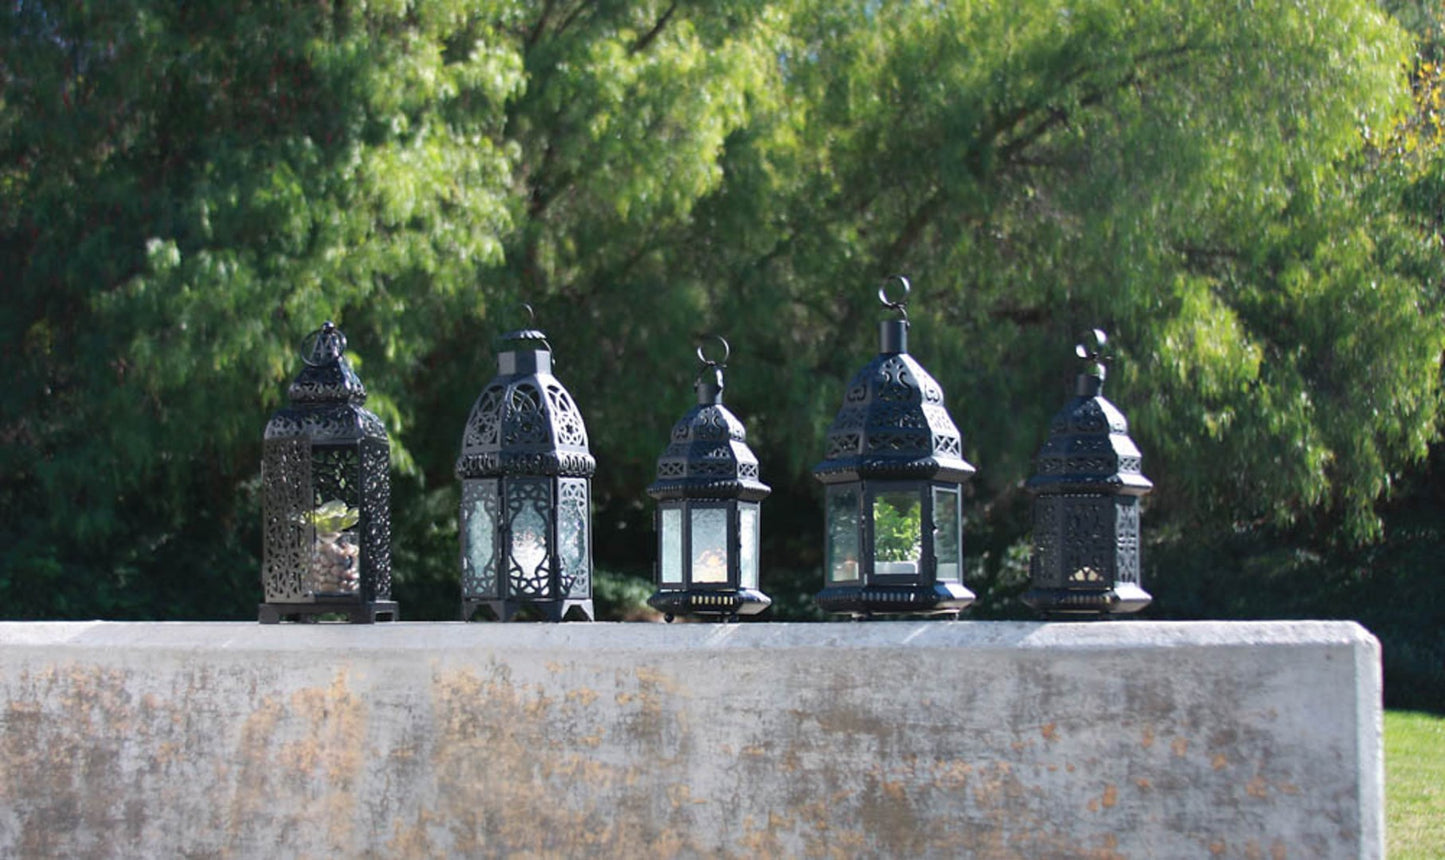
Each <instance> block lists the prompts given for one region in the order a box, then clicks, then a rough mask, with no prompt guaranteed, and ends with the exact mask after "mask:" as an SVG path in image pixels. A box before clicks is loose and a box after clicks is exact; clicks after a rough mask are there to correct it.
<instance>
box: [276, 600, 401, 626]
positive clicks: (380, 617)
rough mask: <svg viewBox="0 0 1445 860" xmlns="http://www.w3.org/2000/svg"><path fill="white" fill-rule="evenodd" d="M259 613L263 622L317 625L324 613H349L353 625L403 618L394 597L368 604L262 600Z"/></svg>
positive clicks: (348, 617) (348, 616)
mask: <svg viewBox="0 0 1445 860" xmlns="http://www.w3.org/2000/svg"><path fill="white" fill-rule="evenodd" d="M256 614H257V620H258V621H260V622H261V623H262V624H280V623H281V622H282V621H295V622H298V623H301V624H314V623H316V622H318V621H320V620H321V617H322V616H323V615H345V616H346V621H347V623H349V624H374V623H376V622H378V621H399V620H401V611H400V609H399V608H398V607H397V604H396V601H394V600H373V601H370V602H366V603H361V602H356V601H347V602H344V603H326V602H322V601H317V602H315V603H262V604H261V605H260V606H259V607H258V609H257V613H256Z"/></svg>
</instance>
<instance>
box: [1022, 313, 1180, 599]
mask: <svg viewBox="0 0 1445 860" xmlns="http://www.w3.org/2000/svg"><path fill="white" fill-rule="evenodd" d="M1089 339H1090V341H1091V342H1090V343H1088V344H1080V345H1079V346H1078V347H1077V348H1076V353H1077V354H1078V356H1079V358H1080V359H1082V360H1083V361H1084V371H1083V372H1082V373H1080V374H1079V377H1078V380H1077V383H1076V390H1075V396H1074V398H1073V399H1072V400H1070V401H1069V403H1068V405H1066V406H1065V407H1064V408H1063V409H1062V410H1061V411H1060V412H1059V413H1058V414H1057V415H1055V416H1054V420H1053V423H1052V425H1051V426H1050V427H1049V438H1048V441H1046V442H1044V447H1043V448H1042V449H1040V450H1039V454H1038V458H1037V464H1036V468H1037V472H1036V473H1035V474H1034V476H1033V477H1032V478H1030V479H1029V481H1028V484H1027V488H1028V490H1029V492H1030V493H1032V494H1033V495H1034V540H1033V544H1034V546H1033V558H1032V561H1031V563H1030V566H1029V574H1030V578H1031V580H1032V586H1033V587H1032V588H1031V589H1030V590H1029V591H1028V592H1027V593H1026V594H1025V595H1024V597H1023V600H1024V602H1025V603H1027V604H1028V605H1029V606H1032V607H1033V608H1034V609H1036V610H1038V611H1039V612H1041V613H1043V614H1044V615H1045V616H1050V617H1069V616H1100V615H1107V614H1119V613H1126V612H1137V611H1139V610H1140V609H1143V608H1144V607H1145V606H1147V605H1149V601H1150V600H1151V598H1150V596H1149V595H1148V593H1146V592H1145V591H1144V589H1143V588H1141V587H1140V585H1139V497H1140V496H1143V495H1144V494H1145V493H1147V492H1149V490H1151V489H1152V488H1153V486H1154V485H1153V484H1152V483H1150V481H1149V479H1148V478H1146V477H1144V475H1143V474H1142V473H1141V472H1140V471H1139V470H1140V465H1141V462H1142V459H1143V458H1142V456H1141V455H1140V453H1139V449H1138V447H1136V446H1135V445H1134V442H1133V440H1132V439H1130V438H1129V422H1128V421H1127V420H1125V418H1124V414H1123V413H1122V412H1120V411H1119V410H1118V408H1116V407H1115V406H1114V404H1112V403H1110V402H1109V401H1107V400H1105V399H1104V396H1103V394H1102V393H1101V392H1102V391H1103V387H1104V375H1105V371H1104V364H1103V360H1104V359H1103V355H1102V352H1103V348H1104V345H1105V344H1106V343H1107V342H1108V338H1107V337H1106V336H1105V334H1104V332H1102V331H1100V330H1098V329H1094V330H1093V331H1092V332H1090V334H1089Z"/></svg>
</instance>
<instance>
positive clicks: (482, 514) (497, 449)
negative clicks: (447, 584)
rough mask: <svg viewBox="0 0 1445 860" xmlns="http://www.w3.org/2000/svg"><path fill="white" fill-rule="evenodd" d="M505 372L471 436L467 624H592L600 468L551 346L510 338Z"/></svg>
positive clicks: (465, 447)
mask: <svg viewBox="0 0 1445 860" xmlns="http://www.w3.org/2000/svg"><path fill="white" fill-rule="evenodd" d="M505 339H506V340H507V342H508V343H507V347H506V348H504V349H503V350H502V352H501V353H500V355H499V356H498V362H497V363H498V373H497V375H496V377H494V378H493V379H492V380H491V381H490V382H488V383H487V385H486V386H485V387H484V388H483V389H482V393H481V394H480V395H479V396H478V397H477V400H476V403H475V404H474V405H473V406H472V412H471V415H470V416H469V417H468V419H467V426H466V429H465V430H464V431H463V434H462V451H461V455H460V456H459V457H458V458H457V467H456V471H457V476H458V477H459V478H460V479H461V480H462V506H461V516H460V522H461V542H462V548H461V549H462V552H461V559H462V615H463V617H464V618H469V617H470V616H471V615H472V613H473V612H474V611H475V609H476V608H477V607H478V606H482V605H487V606H490V607H491V608H492V610H493V611H494V612H495V614H496V615H497V616H498V617H499V618H500V619H502V620H507V619H509V618H511V617H512V615H513V614H514V613H516V612H517V611H518V609H519V608H520V607H522V606H524V605H535V606H537V607H539V608H540V609H541V611H542V612H544V614H546V615H547V616H548V617H550V618H553V619H554V620H560V619H561V618H562V616H563V615H565V614H566V612H567V610H568V609H569V608H571V607H574V606H575V607H580V608H581V609H582V610H583V612H584V614H585V615H587V616H588V617H589V618H590V617H591V615H592V557H591V511H590V507H589V495H590V489H589V488H590V486H591V481H590V478H591V476H592V473H593V471H594V470H595V469H596V465H597V464H596V461H595V460H594V459H593V458H592V454H591V452H590V450H589V449H588V441H587V427H586V425H585V424H584V422H583V420H582V415H581V412H580V411H579V410H578V409H577V405H576V403H575V401H574V400H573V399H572V396H571V395H570V394H569V393H568V392H567V390H566V388H565V387H563V385H562V383H561V382H560V381H558V380H557V378H556V377H555V376H554V375H553V374H552V352H551V347H550V346H549V345H548V344H547V341H546V337H545V336H544V335H543V334H542V333H541V332H540V331H536V330H533V329H526V330H522V331H516V332H511V333H510V334H508V335H506V336H505Z"/></svg>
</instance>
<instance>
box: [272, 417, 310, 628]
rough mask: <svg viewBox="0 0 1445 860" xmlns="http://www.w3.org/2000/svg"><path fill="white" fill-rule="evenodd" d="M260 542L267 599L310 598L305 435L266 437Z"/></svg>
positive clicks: (308, 495)
mask: <svg viewBox="0 0 1445 860" xmlns="http://www.w3.org/2000/svg"><path fill="white" fill-rule="evenodd" d="M261 486H262V487H263V488H264V489H263V492H264V496H263V498H262V523H263V531H264V536H263V543H262V547H261V582H262V585H263V590H264V592H265V596H266V601H267V602H268V603H301V602H303V601H306V600H310V599H311V597H310V594H311V590H310V588H309V587H308V576H307V571H308V570H309V569H310V565H311V549H312V544H313V543H314V541H315V535H314V531H313V529H312V528H311V526H310V525H309V523H308V521H307V519H306V514H307V512H309V511H310V510H311V495H312V489H311V445H310V444H309V443H308V442H307V441H306V440H305V439H272V440H269V441H267V442H266V443H265V448H264V451H263V454H262V460H261Z"/></svg>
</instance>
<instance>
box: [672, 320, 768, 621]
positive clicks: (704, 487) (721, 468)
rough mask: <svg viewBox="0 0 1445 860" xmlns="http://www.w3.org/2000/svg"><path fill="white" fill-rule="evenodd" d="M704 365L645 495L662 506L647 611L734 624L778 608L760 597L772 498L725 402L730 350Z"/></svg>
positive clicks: (705, 360) (700, 355)
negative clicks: (762, 546)
mask: <svg viewBox="0 0 1445 860" xmlns="http://www.w3.org/2000/svg"><path fill="white" fill-rule="evenodd" d="M717 341H718V343H720V344H721V345H722V357H721V358H719V359H710V358H708V357H707V354H706V353H705V351H704V350H703V347H701V346H699V347H698V348H697V357H698V360H699V361H701V362H702V364H703V370H702V375H701V376H700V377H698V380H697V382H696V383H695V384H694V388H696V389H697V405H696V406H694V407H693V408H692V409H691V410H689V411H688V413H687V414H686V415H684V416H683V417H682V420H681V421H678V422H677V424H676V425H675V426H674V427H673V428H672V441H671V442H670V443H669V444H668V446H667V449H666V450H664V451H663V453H662V456H661V457H659V458H658V460H657V480H656V481H655V482H654V483H653V484H652V485H651V486H649V487H648V488H647V493H648V495H650V496H652V497H653V498H654V499H656V500H657V503H658V504H657V535H658V562H657V593H655V594H653V595H652V597H650V598H648V601H647V602H648V604H650V605H651V606H652V607H653V608H654V609H657V610H658V611H660V612H662V613H664V614H665V616H666V618H667V620H668V621H671V620H672V619H673V617H674V616H676V615H700V616H712V617H716V618H719V619H722V620H736V619H737V617H738V616H739V615H753V614H756V613H758V612H762V611H763V610H764V609H766V608H768V606H769V605H770V604H771V603H772V602H773V601H772V599H771V598H769V597H768V596H767V595H766V594H764V593H763V592H762V591H760V590H759V589H758V534H759V531H758V526H759V511H760V508H761V502H762V500H763V499H764V498H766V497H767V495H768V493H770V492H771V490H770V489H769V488H768V486H767V485H766V484H764V483H762V482H760V481H759V480H758V458H757V457H755V456H753V452H752V450H751V449H750V448H748V444H747V431H746V430H745V429H744V428H743V423H742V422H741V421H739V420H738V418H737V416H736V415H734V414H733V413H732V412H730V411H729V410H728V408H727V407H726V406H724V405H723V402H722V393H723V374H722V372H723V370H724V368H726V367H727V360H728V356H729V355H730V354H731V349H730V348H729V347H728V342H727V341H726V340H724V339H723V338H721V337H719V338H717Z"/></svg>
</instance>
